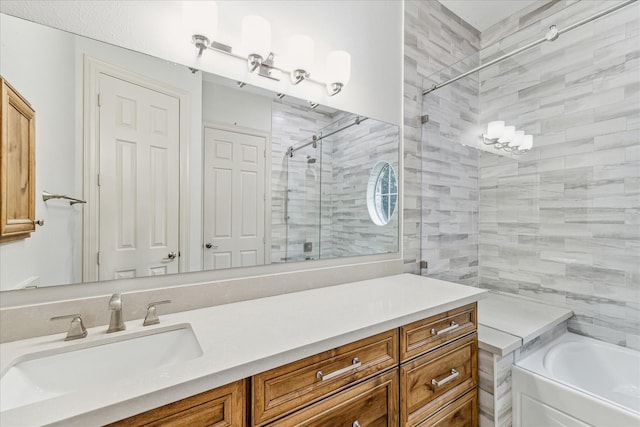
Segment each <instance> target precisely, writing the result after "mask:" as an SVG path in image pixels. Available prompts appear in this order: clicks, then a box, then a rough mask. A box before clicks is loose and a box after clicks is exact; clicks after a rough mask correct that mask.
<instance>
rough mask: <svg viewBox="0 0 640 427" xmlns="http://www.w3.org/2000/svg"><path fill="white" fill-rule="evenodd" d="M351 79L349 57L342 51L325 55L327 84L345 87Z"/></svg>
mask: <svg viewBox="0 0 640 427" xmlns="http://www.w3.org/2000/svg"><path fill="white" fill-rule="evenodd" d="M350 78H351V55H350V54H349V53H348V52H345V51H344V50H334V51H333V52H329V55H327V79H328V83H329V84H331V83H342V84H343V85H346V84H347V83H348V82H349V79H350Z"/></svg>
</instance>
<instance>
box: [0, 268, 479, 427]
mask: <svg viewBox="0 0 640 427" xmlns="http://www.w3.org/2000/svg"><path fill="white" fill-rule="evenodd" d="M485 294H486V291H485V290H483V289H478V288H474V287H469V286H464V285H457V284H453V283H449V282H444V281H440V280H435V279H429V278H424V277H421V276H417V275H412V274H400V275H396V276H390V277H382V278H378V279H372V280H365V281H361V282H354V283H348V284H344V285H338V286H331V287H326V288H320V289H314V290H310V291H304V292H296V293H290V294H284V295H279V296H274V297H269V298H261V299H255V300H250V301H244V302H239V303H234V304H226V305H220V306H215V307H210V308H204V309H199V310H193V311H186V312H180V313H173V314H167V315H161V316H160V321H161V323H160V325H156V326H149V327H145V328H143V327H142V321H141V320H140V319H138V320H134V321H130V322H127V330H126V331H123V332H118V333H114V334H109V335H106V333H105V330H106V327H104V326H102V327H96V328H91V329H89V336H88V337H87V338H85V339H83V340H79V341H82V342H83V345H91V344H92V343H99V342H100V341H102V340H105V339H107V338H109V339H112V338H113V337H114V336H116V335H117V334H122V336H123V337H125V336H127V335H129V334H134V333H139V332H140V331H143V330H144V331H149V330H151V329H152V328H166V327H167V326H171V325H179V324H185V323H187V324H189V325H190V326H191V328H192V329H193V331H194V333H195V335H196V337H197V338H198V341H199V343H200V346H201V347H202V350H203V355H202V356H201V357H198V358H196V359H192V360H189V361H187V362H184V363H181V364H179V365H174V366H171V367H166V368H158V369H154V370H150V371H147V372H143V373H140V375H137V376H134V377H131V378H127V379H124V380H120V381H116V382H113V383H108V384H104V385H101V386H97V387H94V388H91V389H86V390H81V391H78V392H74V393H70V394H66V395H63V396H58V397H55V398H52V399H48V400H44V401H41V402H37V403H33V404H31V405H27V406H23V407H19V408H15V409H11V410H8V411H4V412H1V413H0V425H2V426H3V427H10V426H33V425H45V424H52V425H55V424H59V425H65V426H73V425H77V426H86V425H98V424H105V423H109V422H112V421H116V420H119V419H122V418H126V417H128V416H131V415H134V414H136V413H140V412H143V411H145V410H148V409H152V408H155V407H159V406H162V405H165V404H167V403H170V402H174V401H177V400H180V399H182V398H185V397H188V396H192V395H195V394H197V393H200V392H203V391H206V390H209V389H212V388H215V387H218V386H221V385H224V384H228V383H230V382H232V381H236V380H239V379H242V378H246V377H249V376H251V375H254V374H257V373H259V372H263V371H266V370H268V369H272V368H275V367H277V366H281V365H284V364H286V363H289V362H292V361H295V360H298V359H301V358H304V357H307V356H311V355H313V354H316V353H319V352H322V351H326V350H329V349H332V348H335V347H338V346H341V345H344V344H347V343H350V342H353V341H356V340H359V339H362V338H365V337H369V336H372V335H375V334H377V333H381V332H384V331H387V330H390V329H393V328H397V327H399V326H401V325H404V324H407V323H410V322H414V321H416V320H420V319H423V318H426V317H429V316H432V315H434V314H437V313H440V312H442V311H446V310H450V309H452V308H454V307H458V306H461V305H464V304H468V303H471V302H474V301H477V300H479V299H480V298H483V297H484V295H485ZM105 309H106V308H105ZM64 337H65V334H56V335H50V336H44V337H38V338H32V339H27V340H21V341H14V342H9V343H6V344H1V345H0V372H2V373H4V372H6V370H7V369H8V368H9V367H10V366H11V364H12V363H13V362H14V361H15V360H16V359H18V358H21V357H24V356H25V355H28V354H29V353H34V352H41V351H49V350H56V349H60V348H64V347H65V346H74V345H77V344H78V342H79V341H75V342H74V341H69V342H65V341H63V339H64ZM70 374H71V375H72V374H73V373H70Z"/></svg>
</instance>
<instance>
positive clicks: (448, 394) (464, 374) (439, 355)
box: [400, 333, 478, 426]
mask: <svg viewBox="0 0 640 427" xmlns="http://www.w3.org/2000/svg"><path fill="white" fill-rule="evenodd" d="M477 385H478V341H477V334H475V333H474V334H471V335H469V336H467V337H464V338H461V339H459V340H458V341H455V342H453V343H451V344H448V345H446V346H444V347H441V348H438V349H437V350H434V351H433V352H431V353H427V354H426V355H424V356H421V357H418V358H417V359H414V360H412V361H411V362H408V363H405V364H403V365H402V366H401V367H400V418H401V425H403V426H415V425H417V424H418V423H420V422H422V420H425V419H427V418H429V417H431V416H432V415H433V414H434V413H436V412H438V411H439V410H440V409H441V408H443V407H445V406H446V405H449V404H450V403H451V402H453V401H454V400H455V399H457V398H458V397H460V396H462V395H463V394H465V393H467V392H468V391H470V390H472V389H473V388H475V387H476V386H477Z"/></svg>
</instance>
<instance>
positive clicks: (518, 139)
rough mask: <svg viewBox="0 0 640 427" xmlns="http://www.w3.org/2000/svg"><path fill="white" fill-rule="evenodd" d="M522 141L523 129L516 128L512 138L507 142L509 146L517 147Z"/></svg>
mask: <svg viewBox="0 0 640 427" xmlns="http://www.w3.org/2000/svg"><path fill="white" fill-rule="evenodd" d="M522 141H524V131H522V130H517V131H516V133H515V134H514V135H513V139H512V140H511V142H510V143H509V147H519V146H520V145H521V144H522Z"/></svg>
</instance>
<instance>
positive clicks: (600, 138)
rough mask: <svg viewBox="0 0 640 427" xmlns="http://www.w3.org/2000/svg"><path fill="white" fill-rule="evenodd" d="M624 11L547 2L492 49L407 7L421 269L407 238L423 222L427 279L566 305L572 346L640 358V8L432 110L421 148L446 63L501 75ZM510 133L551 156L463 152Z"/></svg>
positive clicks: (411, 190) (494, 33)
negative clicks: (544, 40) (422, 117)
mask: <svg viewBox="0 0 640 427" xmlns="http://www.w3.org/2000/svg"><path fill="white" fill-rule="evenodd" d="M611 4H612V2H611V1H609V2H606V1H605V2H603V1H589V2H586V1H581V2H575V1H540V2H537V3H534V4H533V5H532V6H530V7H528V8H526V9H524V10H523V11H521V12H520V13H519V14H517V15H515V16H512V17H510V18H508V19H507V20H505V21H503V22H501V23H498V24H496V26H494V27H492V28H490V29H488V30H486V31H485V32H483V33H482V34H478V33H477V32H475V33H474V32H473V29H472V28H468V26H466V24H465V23H464V22H463V21H461V20H460V18H458V17H456V16H455V15H453V14H452V13H451V12H450V11H448V10H446V8H444V7H443V6H442V5H440V4H439V3H436V2H413V1H407V2H406V7H405V24H406V28H405V43H406V46H405V153H404V155H405V176H406V177H407V180H406V181H405V204H407V205H411V204H418V206H419V204H422V206H423V209H424V214H423V216H422V218H420V213H419V210H417V212H413V211H412V210H411V209H408V210H406V211H405V213H404V214H405V246H404V250H405V258H406V259H409V260H410V259H411V258H413V256H414V255H415V254H416V253H418V254H419V250H417V249H416V247H415V246H416V244H415V242H412V241H409V242H407V241H406V239H410V238H411V237H412V233H413V232H414V231H415V230H416V229H418V230H419V227H418V226H417V224H419V223H420V222H421V226H422V241H421V244H422V247H423V251H424V252H423V253H424V255H423V259H426V260H427V261H429V267H430V268H429V269H428V270H426V271H423V273H424V274H426V275H428V276H433V277H439V278H443V279H446V280H451V281H454V282H459V283H466V284H472V285H473V284H477V285H479V286H481V287H486V288H491V289H496V290H500V291H506V292H511V293H515V294H519V295H523V296H526V297H530V298H534V299H536V300H542V301H547V302H551V303H556V304H561V305H566V306H568V307H569V308H571V309H572V310H574V312H575V313H576V316H575V317H574V318H573V319H572V320H571V321H570V322H569V329H570V330H571V331H574V332H577V333H581V334H584V335H589V336H593V337H596V338H600V339H604V340H606V341H610V342H614V343H616V344H620V345H626V346H629V347H635V348H640V337H639V336H638V330H639V329H640V283H639V282H640V271H639V268H640V267H639V266H640V257H639V256H638V253H639V250H640V221H639V220H638V218H639V217H640V215H638V214H639V213H640V196H639V195H640V191H639V190H638V188H639V187H640V186H639V184H638V182H639V181H640V163H639V161H640V130H639V128H640V113H639V107H638V106H639V105H640V83H639V82H638V76H639V75H640V68H639V58H640V52H639V48H638V46H640V39H639V34H640V28H639V27H640V25H639V22H640V19H639V17H640V11H639V8H640V5H638V4H634V5H632V6H629V7H627V8H625V10H624V11H621V12H618V13H616V14H615V15H610V16H609V17H606V18H604V19H601V20H599V21H596V22H594V23H591V24H587V25H586V26H583V27H581V28H579V29H577V30H575V31H573V32H572V33H566V34H563V35H561V37H560V38H559V39H558V40H557V41H555V42H553V43H548V44H544V45H542V46H539V47H537V48H535V49H533V50H532V51H529V52H527V53H524V54H522V55H520V56H518V57H516V58H512V59H510V60H508V61H506V62H504V63H502V64H500V65H498V66H494V67H490V68H488V69H487V70H485V71H483V72H482V73H479V75H478V74H476V75H475V76H473V77H472V78H467V79H463V80H461V81H459V82H457V83H454V84H452V85H450V86H448V87H446V88H443V89H440V90H438V91H436V92H433V93H432V94H430V95H428V96H426V97H424V100H425V110H424V112H422V114H425V113H426V114H429V116H430V122H429V124H427V125H425V126H423V127H422V131H423V135H422V136H423V143H422V145H420V143H419V141H418V138H420V133H419V127H420V124H419V120H418V116H419V114H420V111H421V110H420V109H419V101H420V95H419V94H420V90H421V87H420V85H422V79H423V78H424V77H426V76H429V75H431V74H432V73H433V72H436V71H439V70H442V69H444V68H445V66H439V65H441V63H442V62H445V63H447V64H453V63H456V62H457V61H459V60H461V59H463V58H465V57H467V56H468V55H469V54H473V53H474V52H478V49H479V48H480V47H484V46H489V48H487V49H484V50H483V51H482V52H481V55H482V59H483V61H486V59H487V57H490V55H499V54H501V53H504V52H506V51H509V50H511V49H514V48H516V47H518V46H520V45H522V44H523V43H524V42H527V41H530V40H532V39H536V38H538V37H540V34H544V33H545V32H546V29H547V28H548V26H549V25H550V24H552V23H553V24H557V25H558V26H559V27H560V28H562V27H563V26H565V25H567V24H568V23H573V22H575V21H577V20H579V19H581V18H584V17H587V16H590V15H592V14H593V13H595V11H597V10H601V9H603V8H605V7H608V6H609V5H611ZM567 7H568V8H567ZM565 8H567V9H565ZM452 29H454V30H453V31H452ZM450 32H453V33H456V34H463V37H464V40H460V36H458V39H454V38H450V39H447V38H446V37H444V36H443V35H446V36H449V33H450ZM496 40H502V41H501V42H500V44H499V45H495V46H493V45H492V44H493V43H494V42H495V41H496ZM490 45H492V46H490ZM498 50H499V51H498ZM479 56H480V54H477V55H473V56H472V57H470V58H468V59H466V60H465V63H464V64H461V65H459V66H457V67H456V68H457V69H456V70H452V69H445V70H444V71H443V73H440V76H438V77H436V78H437V79H439V78H441V77H446V76H447V75H448V76H452V75H453V74H454V73H455V72H456V71H459V70H460V69H464V70H466V69H470V68H472V67H473V66H474V61H476V64H477V60H478V58H479ZM474 79H475V80H474ZM429 82H430V81H428V80H425V83H424V85H425V87H428V84H429ZM431 83H432V82H431ZM496 119H504V120H506V121H508V122H510V123H513V124H515V125H517V126H518V127H519V128H522V129H524V130H526V131H527V132H528V133H533V134H534V144H535V147H536V148H535V149H534V150H533V151H532V152H531V153H530V154H527V155H524V156H520V157H518V158H517V159H512V158H510V157H508V156H497V155H495V154H491V153H488V152H484V151H483V152H481V151H480V150H477V149H474V148H470V147H465V146H463V145H462V144H456V142H458V143H464V142H465V140H466V139H465V138H469V137H475V136H477V135H478V134H479V133H480V132H481V131H482V128H483V127H484V126H486V122H487V121H490V120H496ZM420 163H422V174H421V175H422V176H420ZM411 179H415V181H413V182H409V180H411ZM420 182H422V185H420ZM407 199H409V202H407ZM418 235H419V231H418ZM475 245H477V252H476V254H477V256H476V260H475V265H474V256H473V254H474V247H475ZM407 269H408V268H407V267H405V270H407Z"/></svg>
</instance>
